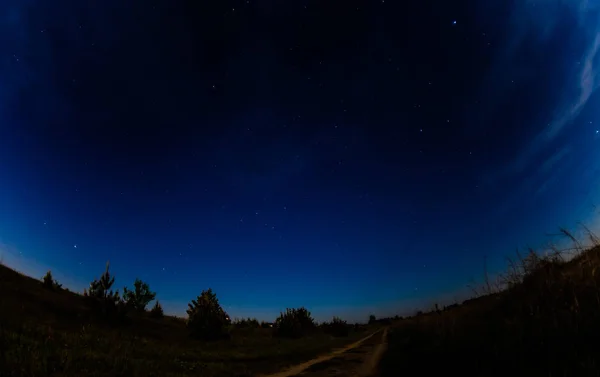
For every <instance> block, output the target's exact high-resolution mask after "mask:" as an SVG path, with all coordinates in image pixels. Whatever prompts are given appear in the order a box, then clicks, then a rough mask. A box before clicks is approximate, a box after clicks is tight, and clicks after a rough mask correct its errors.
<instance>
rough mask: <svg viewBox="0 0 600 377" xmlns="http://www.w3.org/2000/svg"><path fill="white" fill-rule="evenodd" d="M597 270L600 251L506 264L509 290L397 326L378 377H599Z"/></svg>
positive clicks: (599, 286)
mask: <svg viewBox="0 0 600 377" xmlns="http://www.w3.org/2000/svg"><path fill="white" fill-rule="evenodd" d="M553 259H554V260H553ZM511 263H512V262H511ZM599 267H600V247H595V248H593V249H591V250H588V251H586V252H583V253H582V254H581V255H579V256H578V257H577V258H575V259H574V260H571V261H570V262H568V263H565V262H562V261H561V260H560V258H558V259H557V258H548V259H545V260H542V259H538V258H535V257H533V258H532V257H531V256H529V257H527V258H524V259H523V260H520V261H518V262H515V263H512V264H511V268H510V271H509V273H507V275H506V276H505V279H506V280H507V281H508V282H509V283H510V284H511V285H512V286H513V287H512V288H511V289H509V290H507V291H504V292H502V293H496V294H492V295H487V296H484V297H480V298H478V299H475V300H470V301H469V302H466V303H465V304H463V305H460V306H457V307H454V308H451V309H449V310H445V311H440V312H436V311H434V312H432V313H427V314H423V315H420V316H417V317H413V318H409V319H406V320H403V321H400V322H399V323H397V324H396V325H395V326H394V327H393V329H391V331H390V332H389V335H388V351H387V353H386V354H385V355H384V358H383V360H382V362H381V364H380V370H381V375H382V376H384V377H387V376H390V377H392V376H394V377H396V376H414V375H417V374H418V375H421V376H434V375H457V376H459V375H460V376H462V377H465V376H502V377H506V376H600V268H599Z"/></svg>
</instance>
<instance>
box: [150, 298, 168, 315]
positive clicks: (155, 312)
mask: <svg viewBox="0 0 600 377" xmlns="http://www.w3.org/2000/svg"><path fill="white" fill-rule="evenodd" d="M164 315H165V313H164V312H163V308H162V306H161V305H160V302H158V300H157V301H156V303H154V306H153V307H152V309H150V317H152V318H162V317H164Z"/></svg>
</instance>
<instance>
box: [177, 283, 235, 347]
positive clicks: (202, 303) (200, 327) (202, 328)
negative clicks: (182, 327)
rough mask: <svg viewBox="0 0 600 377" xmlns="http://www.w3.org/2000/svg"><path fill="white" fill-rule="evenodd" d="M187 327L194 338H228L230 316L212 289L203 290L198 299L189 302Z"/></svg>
mask: <svg viewBox="0 0 600 377" xmlns="http://www.w3.org/2000/svg"><path fill="white" fill-rule="evenodd" d="M186 312H187V315H188V321H187V327H188V329H189V331H190V335H191V336H192V337H193V338H197V339H204V340H216V339H221V338H226V337H227V336H228V333H227V331H226V330H227V329H226V327H227V325H229V323H230V320H229V316H228V315H227V313H225V311H224V310H223V308H222V307H221V305H220V304H219V300H218V299H217V295H216V294H215V293H213V291H212V289H210V288H209V289H208V290H206V291H202V293H201V294H200V296H198V298H197V299H196V300H192V302H191V303H189V304H188V309H187V311H186Z"/></svg>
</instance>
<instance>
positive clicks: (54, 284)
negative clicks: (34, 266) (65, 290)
mask: <svg viewBox="0 0 600 377" xmlns="http://www.w3.org/2000/svg"><path fill="white" fill-rule="evenodd" d="M42 284H43V285H44V287H46V288H48V289H57V290H58V289H61V288H62V284H59V283H58V281H56V280H55V279H54V278H53V277H52V271H50V270H48V272H46V275H44V277H43V278H42Z"/></svg>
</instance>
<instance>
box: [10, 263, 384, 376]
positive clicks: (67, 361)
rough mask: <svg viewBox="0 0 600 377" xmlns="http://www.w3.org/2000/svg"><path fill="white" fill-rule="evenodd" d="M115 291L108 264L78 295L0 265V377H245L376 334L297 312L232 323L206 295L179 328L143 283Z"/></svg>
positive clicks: (209, 292)
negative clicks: (317, 320) (271, 320)
mask: <svg viewBox="0 0 600 377" xmlns="http://www.w3.org/2000/svg"><path fill="white" fill-rule="evenodd" d="M114 282H115V277H114V276H113V275H112V274H111V272H110V266H109V265H108V264H107V265H106V269H105V271H104V272H103V273H102V275H100V277H99V278H96V279H94V280H93V281H92V282H91V283H90V285H89V287H88V289H86V290H85V291H84V293H83V295H80V294H77V293H73V292H70V291H68V290H66V289H63V288H62V286H61V285H60V284H59V283H58V282H57V281H56V280H55V279H54V277H53V276H52V273H51V272H50V271H49V272H48V273H47V274H46V275H45V276H44V277H43V278H42V279H41V281H39V280H36V279H33V278H30V277H27V276H25V275H22V274H20V273H18V272H16V271H14V270H12V269H10V268H8V267H5V266H2V265H0V376H1V377H5V376H6V377H8V376H78V377H79V376H206V377H211V376H252V375H255V374H258V373H269V372H276V371H279V370H281V369H282V368H284V367H286V366H289V365H293V364H296V363H300V362H303V361H306V360H308V359H311V358H313V357H316V356H318V355H319V354H322V353H325V352H328V351H329V350H331V349H332V348H338V347H341V346H343V345H344V344H347V343H348V342H352V341H355V340H357V339H359V338H362V337H364V336H366V335H368V334H369V333H370V332H371V331H373V330H374V329H375V328H376V326H370V328H371V329H369V327H367V326H366V325H354V326H352V325H346V323H345V322H344V321H342V320H340V319H334V321H332V322H331V323H328V324H322V325H317V324H316V323H315V321H314V320H313V318H312V317H311V314H310V312H309V311H308V310H306V309H305V308H299V309H287V310H286V311H285V312H283V313H281V315H280V316H279V318H277V320H276V321H275V322H274V323H269V322H261V323H259V322H258V320H257V319H252V318H247V319H240V320H236V321H233V322H232V321H231V320H230V318H229V316H228V315H227V313H225V311H224V310H223V308H222V307H221V305H220V304H219V301H218V299H217V296H216V294H215V293H214V292H213V291H212V290H211V289H208V290H205V291H202V292H201V293H200V295H199V296H198V297H197V298H196V299H195V300H192V301H191V302H190V304H189V305H188V306H189V307H188V310H187V313H188V316H189V318H188V319H187V320H186V319H182V318H177V317H173V316H168V315H165V314H164V312H163V308H162V306H161V304H160V303H159V302H158V300H156V293H155V292H153V291H152V290H151V289H150V286H149V285H148V283H146V282H143V281H141V280H139V279H136V281H135V282H134V283H133V288H131V289H129V288H124V289H123V291H122V295H121V294H119V291H118V290H115V289H114ZM152 301H154V304H153V305H150V303H151V302H152ZM149 306H150V307H151V309H150V310H147V309H148V307H149ZM342 325H343V326H342Z"/></svg>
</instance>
